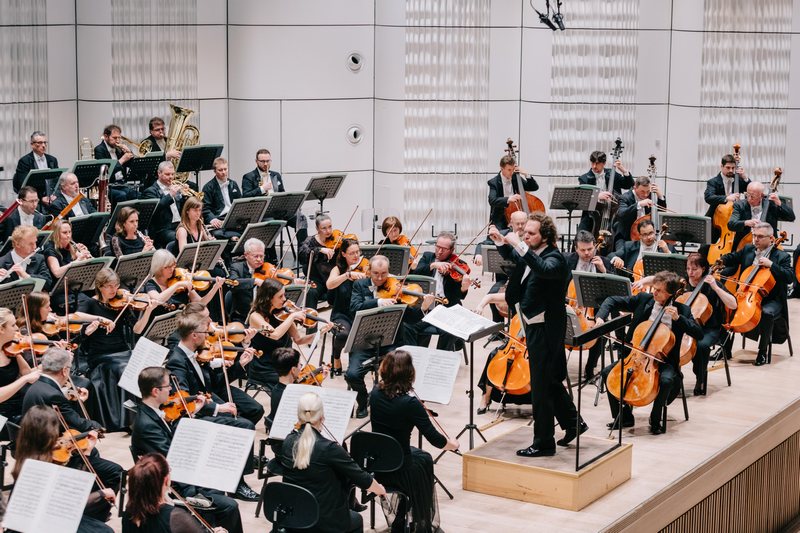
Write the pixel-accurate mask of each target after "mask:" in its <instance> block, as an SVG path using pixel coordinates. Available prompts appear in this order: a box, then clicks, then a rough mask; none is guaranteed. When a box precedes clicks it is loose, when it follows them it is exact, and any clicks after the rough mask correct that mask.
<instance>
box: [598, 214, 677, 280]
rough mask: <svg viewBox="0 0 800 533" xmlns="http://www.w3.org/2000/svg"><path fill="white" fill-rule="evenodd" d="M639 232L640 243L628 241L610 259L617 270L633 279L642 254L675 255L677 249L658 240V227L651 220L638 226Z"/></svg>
mask: <svg viewBox="0 0 800 533" xmlns="http://www.w3.org/2000/svg"><path fill="white" fill-rule="evenodd" d="M636 229H637V230H638V231H639V240H638V241H627V242H625V244H624V245H623V246H622V247H621V248H618V249H617V251H616V252H613V253H611V254H610V255H609V256H608V259H609V260H610V261H611V265H612V266H613V267H614V268H617V269H620V270H622V269H624V270H627V271H628V272H625V273H624V275H626V276H628V277H632V275H633V274H632V272H633V267H634V265H636V262H637V261H638V260H639V259H641V258H642V254H644V253H645V252H649V253H663V254H672V253H675V247H673V246H671V245H669V244H667V243H666V242H664V241H662V240H661V239H658V240H657V237H658V235H657V234H656V227H655V226H654V225H653V221H652V220H650V219H644V220H642V221H640V222H639V224H637V225H636Z"/></svg>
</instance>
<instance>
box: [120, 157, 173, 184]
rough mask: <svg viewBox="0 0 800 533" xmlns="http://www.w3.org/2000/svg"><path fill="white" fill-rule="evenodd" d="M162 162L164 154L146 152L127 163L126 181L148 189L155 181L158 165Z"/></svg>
mask: <svg viewBox="0 0 800 533" xmlns="http://www.w3.org/2000/svg"><path fill="white" fill-rule="evenodd" d="M162 161H164V152H148V153H146V154H145V155H143V156H140V157H134V158H133V159H131V160H130V161H128V179H129V180H130V181H138V182H139V183H141V184H142V186H143V187H149V186H150V185H151V184H152V183H153V181H155V177H156V174H157V172H158V165H159V164H161V162H162Z"/></svg>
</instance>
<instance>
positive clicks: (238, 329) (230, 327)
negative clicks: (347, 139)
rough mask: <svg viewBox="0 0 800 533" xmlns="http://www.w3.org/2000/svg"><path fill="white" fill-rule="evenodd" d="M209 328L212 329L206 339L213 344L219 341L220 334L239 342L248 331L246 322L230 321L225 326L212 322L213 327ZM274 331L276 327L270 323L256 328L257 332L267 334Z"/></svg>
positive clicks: (231, 340)
mask: <svg viewBox="0 0 800 533" xmlns="http://www.w3.org/2000/svg"><path fill="white" fill-rule="evenodd" d="M209 329H211V330H212V331H211V332H210V333H209V334H208V337H206V341H208V342H210V343H212V344H213V343H215V342H217V340H218V339H219V338H220V336H221V338H222V339H225V336H226V335H227V337H228V339H227V340H229V341H230V342H232V343H234V344H239V343H241V342H242V341H244V337H245V331H246V329H245V326H244V324H242V323H241V322H228V324H227V325H226V326H225V327H221V326H218V325H217V324H215V323H213V322H212V323H211V328H209ZM273 331H275V330H274V328H273V327H272V326H270V325H269V324H263V325H262V326H261V327H260V328H258V329H257V330H256V332H257V333H266V334H267V335H269V334H270V333H272V332H273Z"/></svg>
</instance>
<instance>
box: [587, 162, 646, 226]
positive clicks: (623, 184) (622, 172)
mask: <svg viewBox="0 0 800 533" xmlns="http://www.w3.org/2000/svg"><path fill="white" fill-rule="evenodd" d="M607 159H608V156H607V155H606V153H605V152H601V151H600V150H595V151H594V152H592V153H591V154H589V164H590V165H591V168H590V169H589V171H588V172H586V174H582V175H580V176H578V183H579V184H580V185H595V186H597V187H600V195H599V196H598V198H597V199H598V201H600V202H603V203H608V202H614V201H617V200H616V199H617V198H618V197H620V196H622V190H623V189H630V188H631V187H633V176H632V175H631V173H630V171H629V170H628V169H626V168H625V167H624V166H623V164H622V162H621V161H619V160H617V161H616V162H615V163H614V165H613V166H612V167H609V168H606V161H607ZM612 172H613V173H614V174H613V175H614V189H613V191H609V190H608V186H609V182H610V180H611V176H612ZM593 225H594V222H593V221H592V213H591V212H589V211H584V212H583V214H581V222H580V224H579V225H578V229H579V230H586V231H593V229H592V226H593Z"/></svg>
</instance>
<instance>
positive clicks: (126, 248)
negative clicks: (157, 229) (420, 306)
mask: <svg viewBox="0 0 800 533" xmlns="http://www.w3.org/2000/svg"><path fill="white" fill-rule="evenodd" d="M114 230H115V233H114V235H113V236H112V237H111V239H110V240H109V241H108V249H107V250H106V255H109V256H114V257H120V256H122V255H129V254H138V253H139V252H149V251H150V250H154V249H155V248H154V247H153V239H151V238H150V237H148V236H147V235H143V234H142V233H141V232H140V231H139V211H137V210H136V209H134V208H133V207H127V206H126V207H123V208H122V209H120V210H119V213H118V214H117V221H116V222H115V223H114Z"/></svg>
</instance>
